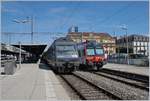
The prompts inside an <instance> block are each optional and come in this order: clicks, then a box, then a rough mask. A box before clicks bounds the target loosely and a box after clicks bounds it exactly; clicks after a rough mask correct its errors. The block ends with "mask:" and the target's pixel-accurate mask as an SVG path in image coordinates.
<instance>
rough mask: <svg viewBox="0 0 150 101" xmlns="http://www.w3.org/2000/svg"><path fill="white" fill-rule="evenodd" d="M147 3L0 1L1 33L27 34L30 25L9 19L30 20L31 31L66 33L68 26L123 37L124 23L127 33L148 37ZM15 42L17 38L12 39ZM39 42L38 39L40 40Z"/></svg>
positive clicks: (82, 30)
mask: <svg viewBox="0 0 150 101" xmlns="http://www.w3.org/2000/svg"><path fill="white" fill-rule="evenodd" d="M148 6H149V5H148V2H147V1H139V2H138V1H124V2H123V1H116V2H115V1H112V2H110V1H106V2H104V1H88V2H83V1H82V2H81V1H80V2H77V1H76V2H74V1H55V2H54V1H38V2H37V1H35V2H33V1H24V2H23V1H22V2H19V1H12V2H2V12H1V14H2V15H1V17H2V32H30V24H29V23H26V24H18V23H15V22H13V21H12V20H13V19H19V20H24V19H26V17H27V16H33V18H34V32H61V33H67V32H68V28H69V27H70V26H72V25H75V26H78V27H79V31H81V32H92V31H93V32H107V33H109V34H111V35H113V33H114V32H115V33H116V35H117V36H120V35H123V34H124V31H123V30H121V28H120V26H121V25H123V24H125V25H127V28H128V33H129V34H145V35H146V34H148V22H149V21H148V20H149V19H148V18H149V16H148V15H149V11H148V9H149V8H148ZM16 40H17V39H16ZM40 40H42V39H40Z"/></svg>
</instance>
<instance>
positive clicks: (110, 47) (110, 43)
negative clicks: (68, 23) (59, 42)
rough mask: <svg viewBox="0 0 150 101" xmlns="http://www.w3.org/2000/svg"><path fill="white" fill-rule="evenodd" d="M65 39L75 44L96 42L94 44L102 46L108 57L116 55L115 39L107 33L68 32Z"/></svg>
mask: <svg viewBox="0 0 150 101" xmlns="http://www.w3.org/2000/svg"><path fill="white" fill-rule="evenodd" d="M67 37H69V38H71V39H72V40H73V41H75V42H77V43H80V42H85V41H86V40H96V42H98V43H102V44H103V46H104V50H105V53H107V54H108V55H111V54H113V53H116V45H115V39H114V38H113V37H112V36H110V35H109V34H108V33H95V32H69V33H68V35H67Z"/></svg>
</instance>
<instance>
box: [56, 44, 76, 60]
mask: <svg viewBox="0 0 150 101" xmlns="http://www.w3.org/2000/svg"><path fill="white" fill-rule="evenodd" d="M56 53H57V58H77V57H78V54H77V52H76V50H75V47H74V46H73V45H63V46H56Z"/></svg>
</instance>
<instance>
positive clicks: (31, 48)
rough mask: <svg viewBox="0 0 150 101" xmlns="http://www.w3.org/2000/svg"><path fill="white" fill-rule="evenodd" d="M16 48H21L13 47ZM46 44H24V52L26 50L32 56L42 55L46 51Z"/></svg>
mask: <svg viewBox="0 0 150 101" xmlns="http://www.w3.org/2000/svg"><path fill="white" fill-rule="evenodd" d="M13 46H16V47H19V45H13ZM46 46H47V45H46V44H43V45H38V44H26V45H25V44H23V45H21V47H22V49H23V50H26V51H27V52H29V53H31V54H35V55H41V54H42V53H43V51H44V49H45V48H46Z"/></svg>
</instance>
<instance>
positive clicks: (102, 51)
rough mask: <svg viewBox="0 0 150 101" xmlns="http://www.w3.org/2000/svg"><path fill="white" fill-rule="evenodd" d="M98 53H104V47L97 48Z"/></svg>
mask: <svg viewBox="0 0 150 101" xmlns="http://www.w3.org/2000/svg"><path fill="white" fill-rule="evenodd" d="M96 54H98V55H101V54H104V50H103V49H102V48H96Z"/></svg>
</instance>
